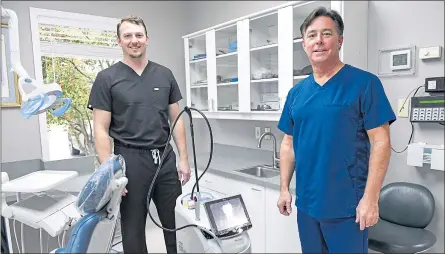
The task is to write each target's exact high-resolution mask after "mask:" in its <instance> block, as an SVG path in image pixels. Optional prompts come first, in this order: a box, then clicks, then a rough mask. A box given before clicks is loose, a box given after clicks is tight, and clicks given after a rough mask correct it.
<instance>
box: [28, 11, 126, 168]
mask: <svg viewBox="0 0 445 254" xmlns="http://www.w3.org/2000/svg"><path fill="white" fill-rule="evenodd" d="M30 14H31V31H32V41H33V51H34V65H35V73H36V79H39V80H41V81H43V83H44V84H48V83H52V82H56V83H58V84H59V85H60V86H61V87H62V90H63V93H64V96H65V97H69V98H71V99H72V105H71V108H70V109H69V111H67V112H66V113H65V115H63V116H62V117H53V116H52V115H51V114H50V113H48V112H47V114H40V115H39V123H40V134H41V143H42V157H43V160H58V159H66V158H70V157H73V156H94V155H95V154H96V152H95V147H94V142H93V137H92V134H93V133H92V129H93V123H92V112H91V111H90V110H88V109H87V107H86V106H87V101H88V96H89V94H90V89H91V86H92V84H93V82H94V79H95V77H96V75H97V73H98V72H99V71H100V70H102V69H104V68H107V67H109V66H111V65H112V64H114V63H116V62H117V61H119V60H120V59H121V58H122V52H121V49H120V47H119V45H117V43H116V25H117V23H118V22H119V20H118V19H114V18H105V17H98V16H92V15H84V14H78V13H69V12H61V11H54V10H46V9H36V8H30Z"/></svg>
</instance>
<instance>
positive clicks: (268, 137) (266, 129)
mask: <svg viewBox="0 0 445 254" xmlns="http://www.w3.org/2000/svg"><path fill="white" fill-rule="evenodd" d="M264 132H270V128H269V127H266V128H264ZM264 139H270V135H266V136H265V137H264Z"/></svg>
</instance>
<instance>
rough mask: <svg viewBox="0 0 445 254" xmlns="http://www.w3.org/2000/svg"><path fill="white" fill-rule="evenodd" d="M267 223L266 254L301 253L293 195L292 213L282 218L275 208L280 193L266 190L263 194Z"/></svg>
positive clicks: (293, 197)
mask: <svg viewBox="0 0 445 254" xmlns="http://www.w3.org/2000/svg"><path fill="white" fill-rule="evenodd" d="M265 194H266V195H265V205H266V209H265V210H266V214H265V219H266V221H267V223H266V228H265V232H266V235H265V240H266V251H265V252H266V253H301V245H300V237H299V234H298V227H297V226H298V225H297V211H296V208H295V206H294V205H293V204H294V202H295V195H293V196H292V213H291V214H290V215H289V216H284V215H282V214H281V213H280V211H279V210H278V207H277V201H278V198H279V197H280V192H279V191H278V190H275V189H270V188H266V193H265Z"/></svg>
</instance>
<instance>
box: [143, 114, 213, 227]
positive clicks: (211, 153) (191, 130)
mask: <svg viewBox="0 0 445 254" xmlns="http://www.w3.org/2000/svg"><path fill="white" fill-rule="evenodd" d="M191 110H195V111H196V112H198V113H199V114H201V115H202V117H203V118H204V120H205V121H206V123H207V126H208V127H209V133H210V156H209V161H208V163H207V166H206V168H205V169H204V172H202V174H201V176H199V178H198V167H197V165H196V154H195V135H194V131H193V121H192V113H191ZM184 112H186V113H187V114H188V115H189V118H190V134H191V137H192V148H193V162H194V165H195V177H196V182H195V184H194V185H193V189H192V193H191V196H190V199H194V198H193V192H194V189H195V187H196V190H197V191H198V192H199V184H198V182H199V180H200V179H201V177H202V176H203V175H204V174H205V172H206V171H207V169H208V168H209V165H210V162H211V161H212V156H213V134H212V128H211V127H210V123H209V121H208V119H207V117H206V116H205V115H204V114H203V113H202V112H201V111H199V110H198V109H195V108H190V107H187V106H186V107H185V108H184V109H183V110H182V111H181V112H180V113H179V115H178V117H177V118H176V120H175V122H174V123H173V126H172V129H171V131H170V135H169V136H168V139H167V142H166V144H165V149H164V152H163V153H162V156H161V159H160V162H159V166H158V169H157V170H156V173H155V175H154V177H153V180H152V182H151V185H150V189H149V190H148V202H147V209H148V215H149V216H150V219H151V220H152V221H153V223H154V224H156V226H158V227H159V228H161V229H163V230H165V231H168V232H176V231H179V230H181V229H184V228H187V227H197V228H199V226H198V225H196V224H188V225H185V226H182V227H180V228H165V227H163V226H162V225H160V224H159V223H157V222H156V221H155V220H154V218H153V217H152V215H151V213H150V201H151V193H152V191H153V186H154V184H155V182H156V177H157V176H158V174H159V171H161V167H162V164H163V162H164V158H165V156H166V155H167V154H168V151H167V149H168V148H169V147H170V146H169V143H170V140H171V137H172V135H173V130H174V129H175V126H176V123H177V122H178V120H179V118H180V117H181V115H182V114H183V113H184Z"/></svg>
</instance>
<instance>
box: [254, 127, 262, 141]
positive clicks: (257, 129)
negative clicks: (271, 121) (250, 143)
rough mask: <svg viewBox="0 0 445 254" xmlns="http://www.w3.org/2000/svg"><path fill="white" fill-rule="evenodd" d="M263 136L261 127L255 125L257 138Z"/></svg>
mask: <svg viewBox="0 0 445 254" xmlns="http://www.w3.org/2000/svg"><path fill="white" fill-rule="evenodd" d="M260 136H261V128H260V127H255V138H260Z"/></svg>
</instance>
